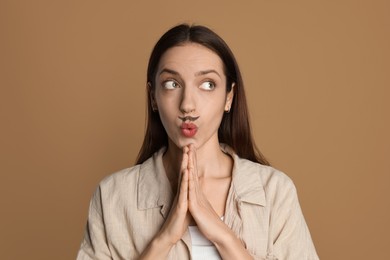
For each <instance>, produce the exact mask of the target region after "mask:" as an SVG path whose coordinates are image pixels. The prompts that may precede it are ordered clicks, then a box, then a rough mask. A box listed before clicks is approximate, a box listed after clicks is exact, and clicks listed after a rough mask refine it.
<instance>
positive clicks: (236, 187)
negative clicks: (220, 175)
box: [221, 144, 266, 206]
mask: <svg viewBox="0 0 390 260" xmlns="http://www.w3.org/2000/svg"><path fill="white" fill-rule="evenodd" d="M221 149H222V151H224V152H225V153H227V154H229V155H230V156H231V157H232V158H233V161H234V165H233V173H232V189H233V191H234V192H235V193H236V194H235V195H236V200H238V202H246V203H250V204H255V205H260V206H266V199H265V191H264V187H263V181H262V178H261V173H260V171H261V169H262V168H261V167H259V164H258V163H254V162H252V161H249V160H246V159H242V158H240V157H238V155H237V154H236V153H235V152H234V151H233V149H232V148H231V147H229V146H228V145H226V144H221Z"/></svg>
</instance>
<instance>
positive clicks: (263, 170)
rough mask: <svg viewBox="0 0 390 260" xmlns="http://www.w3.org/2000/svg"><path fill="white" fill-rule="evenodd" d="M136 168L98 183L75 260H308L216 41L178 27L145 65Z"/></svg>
mask: <svg viewBox="0 0 390 260" xmlns="http://www.w3.org/2000/svg"><path fill="white" fill-rule="evenodd" d="M147 89H148V125H147V131H146V134H145V139H144V143H143V145H142V148H141V150H140V153H139V156H138V160H137V165H136V166H134V167H132V168H129V169H125V170H122V171H120V172H118V173H116V174H113V175H111V176H109V177H107V178H106V179H104V180H103V181H102V182H101V183H100V185H99V187H98V189H97V190H96V192H95V194H94V196H93V198H92V201H91V205H90V209H89V217H88V225H87V229H86V233H85V238H84V241H83V242H82V245H81V248H80V251H79V254H78V258H77V259H190V258H192V259H300V260H301V259H318V257H317V255H316V252H315V249H314V246H313V243H312V240H311V237H310V234H309V231H308V228H307V226H306V223H305V220H304V218H303V215H302V212H301V209H300V206H299V202H298V198H297V194H296V191H295V187H294V185H293V183H292V182H291V180H290V179H289V178H288V177H287V176H286V175H284V174H283V173H281V172H279V171H277V170H275V169H273V168H272V167H270V166H269V164H268V162H267V160H266V159H265V158H264V157H263V156H262V155H261V153H260V152H259V151H258V150H257V148H256V147H255V144H254V143H253V140H252V135H251V132H250V127H249V121H248V112H247V105H246V99H245V93H244V89H243V82H242V79H241V75H240V71H239V68H238V65H237V62H236V61H235V58H234V56H233V54H232V52H231V51H230V49H229V47H228V46H227V45H226V43H225V42H224V41H223V40H222V39H221V38H220V37H219V36H218V35H216V34H215V33H214V32H213V31H211V30H209V29H208V28H206V27H202V26H189V25H185V24H182V25H179V26H176V27H174V28H172V29H170V30H169V31H168V32H166V33H165V34H164V35H163V36H162V37H161V39H160V40H159V41H158V42H157V44H156V46H155V48H154V50H153V52H152V54H151V57H150V60H149V66H148V73H147Z"/></svg>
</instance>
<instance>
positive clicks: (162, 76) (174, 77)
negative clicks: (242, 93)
mask: <svg viewBox="0 0 390 260" xmlns="http://www.w3.org/2000/svg"><path fill="white" fill-rule="evenodd" d="M155 82H156V87H155V90H154V93H152V98H153V99H154V104H155V106H156V109H158V112H159V114H160V118H161V121H162V124H163V126H164V128H165V130H166V132H167V134H168V137H169V145H172V144H175V145H176V146H177V147H179V148H181V147H183V146H185V145H188V144H190V143H193V144H194V145H195V147H197V148H200V147H202V146H203V145H205V144H212V143H213V142H215V143H216V144H218V128H219V125H220V123H221V120H222V116H223V113H224V111H225V110H228V109H229V108H230V105H231V101H232V98H233V88H232V91H231V92H230V93H227V92H226V76H225V74H224V70H223V62H222V60H221V59H220V58H219V56H218V55H217V54H215V53H214V52H213V51H211V50H210V49H208V48H206V47H204V46H202V45H200V44H195V43H188V44H185V45H181V46H176V47H172V48H170V49H168V50H167V51H166V52H165V53H164V54H163V56H162V57H161V59H160V62H159V65H158V69H157V73H156V81H155ZM152 103H153V102H152Z"/></svg>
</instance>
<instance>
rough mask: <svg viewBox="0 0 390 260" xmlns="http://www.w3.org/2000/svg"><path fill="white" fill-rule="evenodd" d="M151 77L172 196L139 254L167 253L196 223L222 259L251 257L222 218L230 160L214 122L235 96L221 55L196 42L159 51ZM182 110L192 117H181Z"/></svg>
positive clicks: (153, 256)
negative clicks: (190, 127)
mask: <svg viewBox="0 0 390 260" xmlns="http://www.w3.org/2000/svg"><path fill="white" fill-rule="evenodd" d="M155 82H156V87H155V90H154V91H151V92H150V95H151V98H152V104H153V107H154V109H155V110H158V112H159V115H160V118H161V121H162V123H163V125H164V128H165V130H166V132H167V134H168V137H169V143H168V149H167V151H166V153H165V154H164V156H163V163H164V167H165V170H166V173H167V177H168V179H169V180H170V182H171V187H172V190H173V192H175V194H176V197H175V200H174V202H173V206H172V208H171V211H170V214H169V215H168V218H167V220H166V221H165V223H164V225H163V227H162V228H161V230H160V232H159V233H158V234H157V235H156V236H155V237H154V239H153V240H152V242H151V243H150V244H149V246H148V247H147V248H146V250H145V251H144V252H143V253H142V255H141V258H140V259H161V258H164V257H166V256H167V255H168V253H169V251H170V249H171V248H172V246H174V245H175V244H176V243H177V242H178V241H179V240H180V239H181V238H182V236H183V234H184V233H185V232H186V230H187V228H188V226H189V225H197V226H198V228H199V230H200V231H201V232H202V233H203V235H204V236H205V237H206V238H207V239H209V240H210V241H211V242H212V243H213V244H214V245H215V246H216V248H217V250H218V252H219V254H220V255H221V257H222V258H223V259H252V258H251V256H250V255H249V254H248V252H247V251H246V249H245V248H244V246H243V245H242V243H241V241H240V240H239V239H238V238H237V237H236V235H235V234H234V233H233V232H232V231H231V230H230V229H229V227H228V226H226V225H225V224H224V223H223V222H222V221H221V216H223V215H224V213H225V212H224V211H225V203H226V198H227V194H228V191H229V187H230V182H231V173H232V167H233V161H232V158H231V157H230V156H228V155H226V154H225V153H223V152H222V151H221V149H220V146H219V140H218V127H219V125H220V123H221V120H222V116H223V113H224V112H225V111H228V110H229V108H230V106H231V102H232V100H233V96H234V85H233V88H232V91H230V92H229V93H227V92H226V76H225V74H224V70H223V62H222V60H221V59H220V58H219V56H218V55H216V54H215V53H214V52H213V51H211V50H210V49H208V48H206V47H204V46H202V45H199V44H195V43H187V44H185V45H180V46H176V47H173V48H170V49H168V50H167V51H166V52H165V53H164V55H163V56H162V57H161V60H160V62H159V66H158V71H157V75H156V81H155ZM186 116H191V117H193V118H196V120H194V121H190V120H183V119H182V118H183V117H186ZM183 122H184V123H190V122H191V123H193V124H194V125H195V126H196V128H197V131H196V134H195V135H193V136H186V135H184V134H183V130H182V129H181V126H182V124H183Z"/></svg>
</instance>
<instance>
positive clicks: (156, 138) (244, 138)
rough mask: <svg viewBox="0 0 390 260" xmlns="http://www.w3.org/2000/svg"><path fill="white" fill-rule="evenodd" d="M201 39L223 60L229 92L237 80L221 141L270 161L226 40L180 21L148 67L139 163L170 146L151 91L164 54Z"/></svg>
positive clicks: (160, 43) (247, 156)
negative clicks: (252, 120) (256, 134)
mask: <svg viewBox="0 0 390 260" xmlns="http://www.w3.org/2000/svg"><path fill="white" fill-rule="evenodd" d="M186 43H197V44H200V45H203V46H204V47H206V48H208V49H210V50H212V51H213V52H215V53H216V54H217V55H218V56H219V57H220V58H221V60H222V61H223V64H224V72H225V75H226V79H227V80H226V81H227V82H226V92H230V90H231V88H232V84H233V83H234V97H233V102H232V105H231V108H230V112H229V113H224V115H223V118H222V121H221V125H220V126H219V129H218V138H219V142H221V143H225V144H227V145H229V146H230V147H232V148H233V150H234V151H235V152H236V153H237V155H238V156H239V157H241V158H245V159H248V160H251V161H253V162H257V163H260V164H263V165H269V162H268V161H267V160H266V158H265V157H264V156H263V155H262V154H261V152H260V151H259V149H258V148H257V147H256V145H255V143H254V141H253V137H252V133H251V128H250V124H249V116H248V107H247V102H246V97H245V91H244V84H243V81H242V77H241V73H240V70H239V67H238V64H237V61H236V59H235V58H234V55H233V53H232V51H231V50H230V48H229V47H228V45H227V44H226V43H225V41H224V40H223V39H222V38H221V37H219V36H218V35H217V34H216V33H215V32H213V31H212V30H210V29H209V28H207V27H204V26H200V25H188V24H180V25H178V26H175V27H173V28H171V29H170V30H168V31H167V32H166V33H165V34H164V35H163V36H162V37H161V38H160V39H159V41H158V42H157V43H156V45H155V46H154V49H153V51H152V53H151V55H150V59H149V65H148V71H147V84H148V88H147V124H146V133H145V137H144V141H143V144H142V147H141V149H140V151H139V154H138V157H137V160H136V163H137V164H140V163H143V162H144V161H146V160H147V159H148V158H149V157H151V156H152V155H153V154H154V153H155V152H156V151H158V150H159V149H160V148H162V147H163V146H168V135H167V133H166V131H165V129H164V127H163V125H162V123H161V119H160V116H159V114H158V112H155V111H153V108H152V100H151V95H150V93H151V92H153V91H154V89H155V87H156V82H155V81H156V73H157V67H158V64H159V62H160V59H161V56H162V55H163V54H164V53H165V52H166V51H167V50H168V49H169V48H172V47H174V46H178V45H184V44H186Z"/></svg>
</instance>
